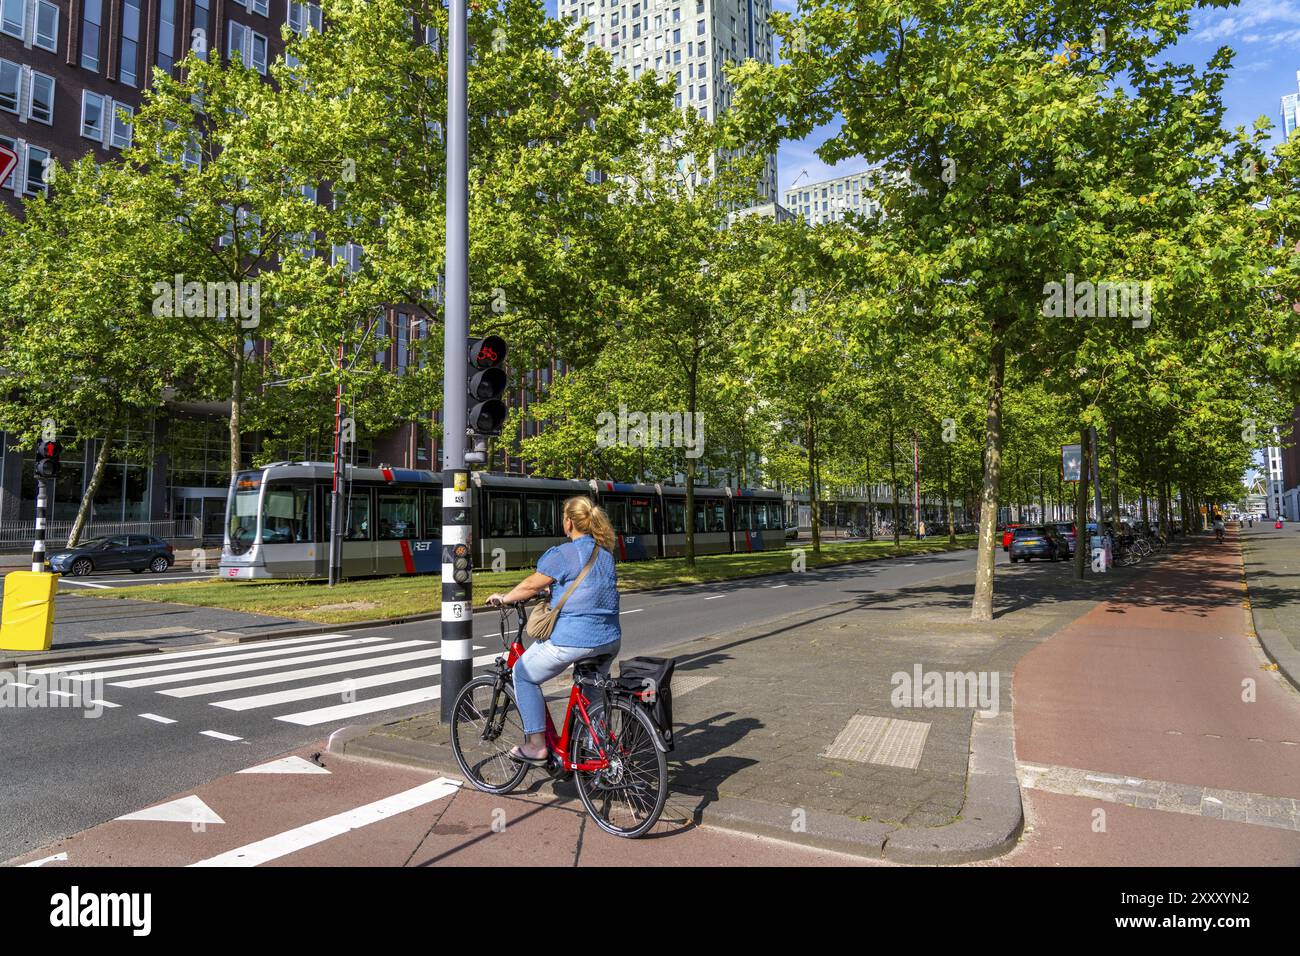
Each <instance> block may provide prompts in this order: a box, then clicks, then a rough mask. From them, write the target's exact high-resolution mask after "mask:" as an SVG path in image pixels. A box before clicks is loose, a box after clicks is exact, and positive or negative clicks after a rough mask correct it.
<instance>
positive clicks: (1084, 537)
mask: <svg viewBox="0 0 1300 956" xmlns="http://www.w3.org/2000/svg"><path fill="white" fill-rule="evenodd" d="M1091 467H1092V465H1091V462H1090V460H1089V458H1088V427H1087V426H1086V425H1085V426H1084V427H1083V428H1082V429H1081V430H1080V432H1079V487H1078V488H1077V489H1076V491H1077V492H1078V494H1077V495H1075V499H1074V579H1075V580H1076V581H1082V580H1083V575H1084V570H1085V569H1086V568H1087V567H1088V561H1087V557H1088V556H1089V555H1091V554H1092V539H1091V538H1090V537H1089V536H1088V475H1089V473H1090V470H1091ZM1097 529H1098V530H1099V531H1100V530H1101V525H1100V523H1099V524H1098V525H1097Z"/></svg>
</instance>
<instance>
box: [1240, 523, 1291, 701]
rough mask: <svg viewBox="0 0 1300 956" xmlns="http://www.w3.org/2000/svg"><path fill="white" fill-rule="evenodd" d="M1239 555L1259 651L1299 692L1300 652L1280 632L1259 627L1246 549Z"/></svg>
mask: <svg viewBox="0 0 1300 956" xmlns="http://www.w3.org/2000/svg"><path fill="white" fill-rule="evenodd" d="M1240 553H1241V580H1242V583H1243V584H1244V585H1245V588H1246V607H1247V608H1249V609H1250V623H1251V627H1253V628H1254V630H1255V637H1256V639H1257V640H1258V641H1259V646H1260V649H1261V650H1263V651H1264V656H1265V657H1267V658H1268V659H1269V660H1270V661H1271V662H1272V663H1273V664H1275V665H1276V666H1277V669H1278V671H1279V672H1280V673H1281V674H1282V676H1283V677H1285V678H1286V679H1287V681H1288V682H1289V683H1290V684H1291V686H1292V687H1294V688H1295V689H1296V690H1300V650H1296V648H1295V646H1294V645H1293V644H1292V643H1291V641H1290V640H1289V639H1288V638H1287V636H1286V635H1285V634H1283V633H1282V632H1281V631H1278V630H1275V629H1274V628H1271V627H1261V626H1260V619H1259V614H1258V612H1257V611H1256V608H1255V601H1254V600H1253V599H1252V598H1251V596H1250V569H1249V567H1248V565H1247V563H1246V548H1245V547H1242V548H1241V549H1240Z"/></svg>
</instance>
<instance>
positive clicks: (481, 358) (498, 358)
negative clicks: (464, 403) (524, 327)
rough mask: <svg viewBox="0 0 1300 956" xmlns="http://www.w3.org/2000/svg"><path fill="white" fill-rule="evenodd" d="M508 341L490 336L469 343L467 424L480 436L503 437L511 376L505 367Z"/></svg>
mask: <svg viewBox="0 0 1300 956" xmlns="http://www.w3.org/2000/svg"><path fill="white" fill-rule="evenodd" d="M508 351H509V350H508V348H507V347H506V342H505V339H503V338H501V337H500V336H498V335H487V336H484V337H483V338H481V339H471V340H470V343H469V374H468V375H467V377H466V378H467V385H468V392H469V408H468V409H467V413H466V420H467V421H466V424H467V425H468V426H469V428H470V430H471V431H473V432H475V433H476V434H479V435H499V434H501V426H502V425H503V424H505V420H506V413H507V408H506V403H505V399H504V396H505V391H506V388H507V386H508V385H509V384H510V376H509V375H508V374H507V373H506V370H505V369H504V368H503V367H502V366H503V365H504V364H505V360H506V353H507V352H508Z"/></svg>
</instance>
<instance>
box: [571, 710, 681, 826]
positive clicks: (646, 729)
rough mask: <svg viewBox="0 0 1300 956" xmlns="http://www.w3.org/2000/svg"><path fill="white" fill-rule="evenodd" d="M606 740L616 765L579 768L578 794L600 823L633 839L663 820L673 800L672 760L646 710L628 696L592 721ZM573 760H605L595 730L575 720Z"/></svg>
mask: <svg viewBox="0 0 1300 956" xmlns="http://www.w3.org/2000/svg"><path fill="white" fill-rule="evenodd" d="M593 722H594V723H595V724H596V728H597V731H598V732H599V733H600V734H601V735H602V736H603V737H605V738H606V740H603V741H602V743H603V744H606V747H605V753H606V754H607V755H608V756H609V757H610V758H611V766H610V767H609V768H607V769H605V770H597V771H594V772H591V773H583V772H581V771H575V772H574V774H573V779H574V782H575V783H576V784H577V787H578V796H579V797H580V798H581V799H582V805H583V806H584V807H586V809H587V812H588V813H589V814H591V818H592V819H593V820H595V821H596V825H597V826H598V827H600V828H601V829H602V830H604V831H605V832H606V833H611V834H613V835H614V836H617V837H627V838H629V839H632V838H635V837H639V836H642V835H643V834H645V833H647V832H648V831H649V830H650V828H651V827H653V826H654V825H655V823H657V822H658V820H659V814H661V813H662V812H663V809H664V802H665V801H666V800H667V799H668V760H667V758H666V757H665V756H664V753H663V751H662V750H660V749H659V748H658V747H657V746H655V733H656V731H655V726H654V723H653V721H651V720H650V716H649V715H648V714H647V713H646V712H645V710H644V709H643V708H642V707H641V706H639V705H637V704H633V703H632V702H630V701H628V700H626V699H624V698H614V699H611V700H610V702H609V711H608V712H607V713H606V714H604V715H603V719H602V718H601V717H597V718H595V719H594V720H593ZM575 729H576V731H577V732H576V733H575V735H574V742H573V751H572V759H573V762H574V763H575V764H578V763H583V762H585V761H589V760H598V759H600V750H599V749H598V748H597V747H596V744H595V742H594V741H593V740H592V737H591V730H590V728H588V727H587V725H586V724H585V723H584V722H583V721H582V719H581V718H580V717H579V718H577V719H576V726H575Z"/></svg>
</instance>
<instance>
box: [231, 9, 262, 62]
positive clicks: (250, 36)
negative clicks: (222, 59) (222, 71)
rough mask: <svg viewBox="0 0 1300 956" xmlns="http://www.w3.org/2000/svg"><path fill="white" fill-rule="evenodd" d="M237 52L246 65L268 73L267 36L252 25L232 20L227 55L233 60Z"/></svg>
mask: <svg viewBox="0 0 1300 956" xmlns="http://www.w3.org/2000/svg"><path fill="white" fill-rule="evenodd" d="M235 54H239V59H240V61H241V62H242V63H243V64H244V66H245V67H247V68H251V69H254V70H257V72H258V73H261V74H262V75H264V76H265V75H266V37H264V36H262V34H260V33H258V32H257V31H255V30H253V29H252V28H251V27H246V26H244V25H243V24H242V23H236V22H235V21H234V20H231V21H230V39H229V41H228V44H227V47H226V56H227V58H228V59H231V60H233V59H234V57H235Z"/></svg>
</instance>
